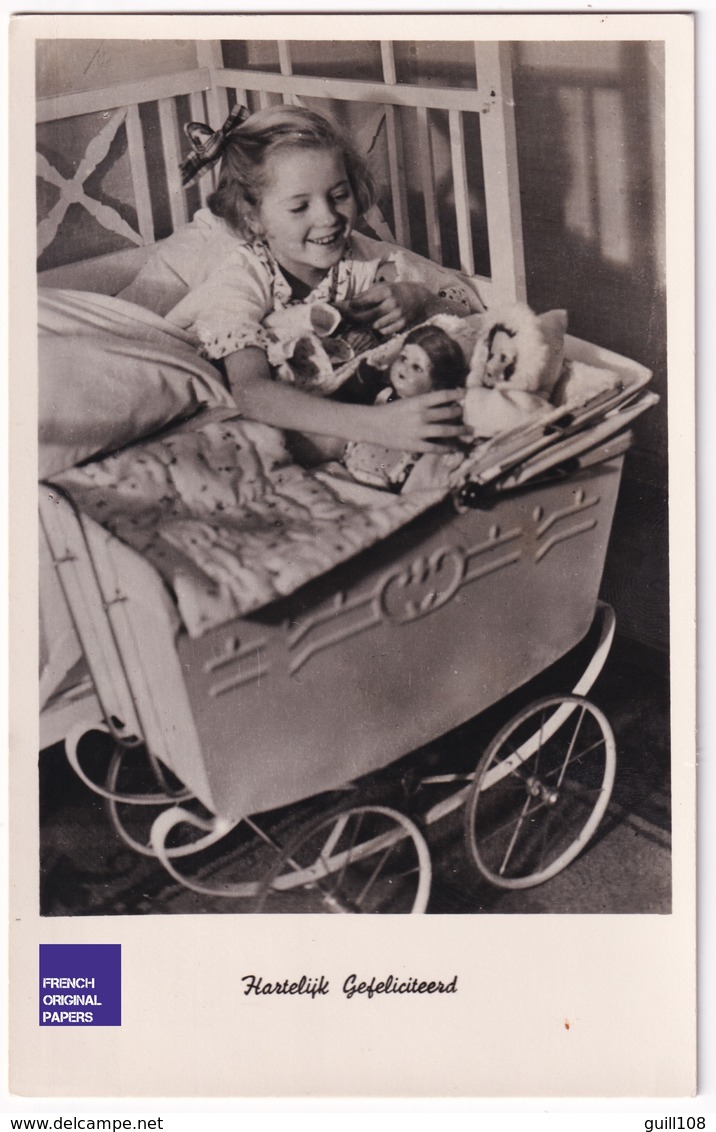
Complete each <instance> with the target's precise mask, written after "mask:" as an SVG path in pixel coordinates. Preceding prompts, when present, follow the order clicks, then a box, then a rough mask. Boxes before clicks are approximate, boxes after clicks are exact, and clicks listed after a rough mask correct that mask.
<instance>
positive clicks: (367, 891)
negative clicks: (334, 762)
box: [256, 805, 432, 914]
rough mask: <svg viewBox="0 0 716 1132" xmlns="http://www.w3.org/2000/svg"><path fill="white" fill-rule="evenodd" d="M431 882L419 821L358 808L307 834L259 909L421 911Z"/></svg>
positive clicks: (286, 856) (267, 881)
mask: <svg viewBox="0 0 716 1132" xmlns="http://www.w3.org/2000/svg"><path fill="white" fill-rule="evenodd" d="M431 877H432V868H431V864H430V851H429V849H428V846H427V843H426V841H425V838H424V837H423V835H422V833H421V832H420V830H419V829H418V827H417V825H416V824H415V822H413V821H412V820H411V819H410V818H409V817H407V816H406V815H405V814H401V813H400V812H399V811H398V810H393V809H390V808H388V807H386V806H373V805H367V806H353V807H351V808H349V809H343V810H340V811H337V812H334V813H332V814H328V815H325V816H324V817H323V818H320V819H319V820H317V821H315V822H312V823H309V824H308V825H306V826H305V827H304V828H303V830H301V832H300V833H299V835H298V837H297V838H296V839H295V841H293V843H292V844H290V845H289V846H288V847H287V848H286V849H285V850H284V851H283V853H282V854H281V857H280V859H279V860H278V862H277V863H276V865H275V867H274V868H273V869H272V870H271V871H270V872H269V873H268V874H267V875H266V877H265V878H264V882H263V884H262V886H261V891H260V893H259V895H258V899H257V902H256V911H257V912H304V913H306V912H308V913H310V912H339V913H382V914H396V913H397V914H400V913H403V914H405V913H413V914H419V913H422V912H424V911H425V909H426V908H427V904H428V898H429V896H430V882H431Z"/></svg>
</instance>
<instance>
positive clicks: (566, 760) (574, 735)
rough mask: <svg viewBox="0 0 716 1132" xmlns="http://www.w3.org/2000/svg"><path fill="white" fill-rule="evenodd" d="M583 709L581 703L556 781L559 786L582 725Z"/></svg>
mask: <svg viewBox="0 0 716 1132" xmlns="http://www.w3.org/2000/svg"><path fill="white" fill-rule="evenodd" d="M585 710H586V709H585V707H584V704H582V710H581V711H580V713H579V718H578V719H577V723H576V726H575V728H574V734H573V735H572V741H571V742H570V744H569V748H568V750H567V757H566V758H565V760H564V765H563V767H562V773H561V774H560V776H559V779H558V782H557V786H558V787H560V786H561V785H562V779H563V778H564V776H565V774H566V771H567V766H568V764H569V760H570V757H571V755H572V751H573V750H574V744H575V743H576V742H577V735H578V734H579V729H580V727H581V726H582V722H583V721H584V712H585Z"/></svg>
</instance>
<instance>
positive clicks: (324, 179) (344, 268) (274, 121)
mask: <svg viewBox="0 0 716 1132" xmlns="http://www.w3.org/2000/svg"><path fill="white" fill-rule="evenodd" d="M218 136H219V135H214V137H215V138H216V137H218ZM221 154H222V165H221V173H220V177H219V184H218V188H217V190H216V191H215V192H214V193H213V194H212V195H211V196H210V197H209V201H208V204H209V209H208V210H207V209H202V210H200V211H199V212H198V213H197V214H196V216H195V217H194V220H193V221H192V223H191V224H189V225H188V226H187V227H186V228H184V229H181V230H180V231H179V232H177V233H175V234H174V235H173V236H171V237H170V238H169V239H168V240H165V241H164V242H163V243H162V244H160V245H158V246H157V248H156V250H155V251H154V253H153V255H152V256H151V258H150V260H149V261H148V263H147V264H146V265H145V267H144V268H143V269H142V271H141V272H140V273H139V275H138V276H137V278H136V279H135V280H134V282H133V283H132V284H131V285H130V287H129V288H127V289H126V290H125V291H124V292H122V295H121V297H122V298H125V299H128V300H130V301H132V302H135V303H139V304H141V305H144V306H147V307H149V308H150V309H152V310H154V311H156V313H158V314H162V315H164V316H165V317H166V318H167V319H169V320H170V321H171V322H173V323H175V324H176V325H178V326H180V327H181V328H182V329H184V330H186V331H187V332H188V333H189V334H190V335H191V336H192V337H193V338H194V339H195V341H196V344H197V346H198V347H199V349H200V350H201V352H202V354H204V356H205V357H207V358H209V359H212V360H215V361H218V360H220V359H221V360H222V361H223V365H224V367H225V372H226V375H227V378H228V381H229V384H230V388H231V391H232V393H233V395H234V398H235V400H236V402H237V404H238V406H239V408H240V409H241V411H242V413H243V414H244V415H245V416H246V417H248V418H251V419H253V420H257V421H261V422H264V423H266V424H271V425H275V426H277V427H279V428H285V429H291V430H293V431H294V432H299V433H305V434H319V435H320V436H321V437H324V438H332V439H331V440H329V441H328V442H326V443H325V444H324V451H325V454H326V455H329V454H332V453H333V452H338V451H339V450H340V449H341V446H342V445H343V444H344V443H345V442H346V441H351V440H353V441H357V440H368V441H373V442H375V443H379V444H383V445H385V446H387V447H391V448H398V449H408V450H410V451H413V452H431V451H444V450H445V444H446V443H448V444H450V443H453V444H457V443H458V442H459V441H460V440H461V439H463V438H465V437H466V436H467V435H468V434H469V430H468V429H466V428H465V426H464V424H463V422H462V407H461V404H460V403H459V398H458V399H456V395H455V393H454V391H452V392H450V393H446V392H445V391H443V390H432V391H430V392H426V393H424V394H421V395H420V396H416V397H411V398H406V399H400V400H397V401H394V402H392V403H389V404H381V405H376V406H372V405H357V404H349V403H346V402H343V401H341V402H339V401H332V400H330V399H328V398H321V397H317V396H315V395H311V394H309V393H306V392H305V391H303V390H301V389H298V388H295V387H294V386H292V385H291V384H289V383H286V382H282V381H279V380H274V377H273V375H272V371H271V369H270V367H269V364H268V361H267V357H266V350H267V347H268V341H267V336H266V331H265V330H264V327H263V325H262V324H263V322H264V320H265V319H266V318H267V317H268V316H269V315H271V314H272V313H275V312H277V311H280V310H283V309H285V308H286V307H288V306H290V305H292V304H296V303H306V302H310V303H314V302H317V301H324V302H328V303H331V304H333V305H335V306H337V307H338V309H339V310H340V311H341V312H342V314H343V315H344V317H346V318H348V319H349V320H350V321H351V322H354V323H359V324H362V325H363V326H365V327H371V328H372V329H373V330H375V331H377V332H379V333H380V334H382V335H389V334H393V333H396V332H398V331H401V330H403V329H404V328H405V327H406V326H409V325H411V324H414V323H417V322H420V321H422V320H423V319H425V318H426V317H428V316H430V315H432V314H436V313H438V312H440V311H449V312H452V313H460V314H469V313H471V312H472V311H479V310H482V309H483V308H482V305H481V303H480V301H479V299H478V297H477V295H476V293H475V292H473V291H472V290H471V289H470V288H469V286H468V285H467V284H466V283H464V282H463V281H462V280H460V278H459V277H458V276H456V275H454V274H453V273H451V272H449V271H447V270H446V269H444V268H441V267H438V266H437V265H435V264H433V263H431V262H430V261H428V260H425V259H422V257H420V256H417V255H414V254H413V253H410V252H407V251H405V250H404V249H401V248H398V247H396V246H394V245H391V244H386V243H382V242H380V241H377V240H373V239H370V238H368V237H367V236H365V235H363V234H361V233H359V232H356V231H355V225H356V222H357V221H358V220H359V218H360V217H361V216H362V215H363V214H364V213H365V211H366V210H367V209H368V208H369V206H370V204H371V201H372V190H371V185H370V180H369V177H368V175H367V171H366V169H365V166H364V164H363V162H362V160H361V159H360V157H359V156H358V155H357V153H356V152H355V150H354V149H353V147H352V146H351V145H350V143H349V142H348V141H347V139H346V138H344V137H343V136H342V135H341V134H340V133H339V132H338V130H337V129H336V127H335V126H334V125H333V124H332V123H331V122H330V121H329V120H328V119H327V118H325V117H324V116H323V115H321V114H318V113H315V112H313V111H310V110H306V109H303V108H299V107H295V106H277V107H271V108H269V109H266V110H262V111H259V112H258V113H256V114H254V115H252V116H250V117H248V119H247V120H245V121H242V122H241V124H240V125H238V126H237V127H236V128H234V129H232V130H231V131H230V132H229V133H228V135H227V136H226V137H225V138H222V140H221ZM381 278H382V281H381ZM333 438H335V444H334V440H333Z"/></svg>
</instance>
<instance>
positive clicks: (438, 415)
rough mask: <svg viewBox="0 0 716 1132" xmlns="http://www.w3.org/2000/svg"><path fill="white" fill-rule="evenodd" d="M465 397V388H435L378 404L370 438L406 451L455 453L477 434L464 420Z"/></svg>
mask: <svg viewBox="0 0 716 1132" xmlns="http://www.w3.org/2000/svg"><path fill="white" fill-rule="evenodd" d="M464 398H465V391H464V390H463V389H447V390H446V389H435V390H433V391H432V392H431V393H422V394H421V395H420V396H419V397H405V398H403V399H401V400H399V401H391V402H389V403H388V404H387V405H375V406H374V407H373V410H372V414H373V415H374V418H375V432H374V433H373V435H371V437H370V438H369V439H370V440H371V441H373V442H374V443H377V444H383V445H385V447H386V448H399V449H402V450H403V451H406V452H454V451H456V450H457V449H458V448H459V447H460V441H463V442H464V441H469V440H471V439H472V435H473V432H472V429H471V428H468V426H467V425H465V424H464V423H463V419H462V410H463V401H464ZM371 431H372V432H373V430H371Z"/></svg>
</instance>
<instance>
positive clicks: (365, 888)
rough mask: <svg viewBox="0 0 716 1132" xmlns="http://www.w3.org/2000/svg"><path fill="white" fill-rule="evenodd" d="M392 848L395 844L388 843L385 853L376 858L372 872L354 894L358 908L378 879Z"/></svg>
mask: <svg viewBox="0 0 716 1132" xmlns="http://www.w3.org/2000/svg"><path fill="white" fill-rule="evenodd" d="M394 849H395V845H389V846H388V848H387V849H386V850H385V853H383V854H382V856H381V857H379V858H378V863H377V864H376V866H375V868H374V869H373V872H372V873H371V874H370V876H369V877H368V880H367V881H366V882H365V884H364V885H363V887H362V889H361V890H360V892H359V893H358V895H357V896H356V904H357V905H358V907H359V908H360V907H361V906H362V904H363V899H364V897H366V896H367V895H368V893H369V891H370V889H371V888H372V886H373V883H374V882H375V881H376V880H377V879H378V877H379V875H380V873H381V872H382V869H383V866H384V865H385V863H386V861H387V860H388V858H389V857H390V856H392V853H393V850H394Z"/></svg>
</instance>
